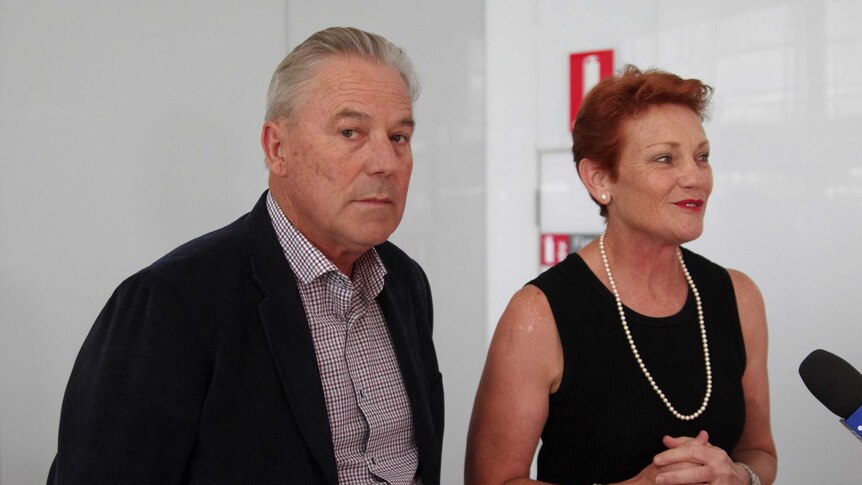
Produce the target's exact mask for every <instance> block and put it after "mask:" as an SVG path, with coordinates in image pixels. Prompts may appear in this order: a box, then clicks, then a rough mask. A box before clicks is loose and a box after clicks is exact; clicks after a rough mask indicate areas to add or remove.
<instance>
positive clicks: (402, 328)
mask: <svg viewBox="0 0 862 485" xmlns="http://www.w3.org/2000/svg"><path fill="white" fill-rule="evenodd" d="M388 270H389V268H387V271H388ZM400 283H401V284H398V283H395V282H392V281H389V276H388V275H387V282H386V284H385V285H384V286H383V291H381V292H380V296H379V297H378V302H379V303H380V308H381V310H382V311H383V316H384V318H385V320H386V326H387V327H388V328H389V335H390V337H391V338H392V345H393V347H394V348H395V355H396V356H397V358H398V364H399V367H400V368H401V379H402V380H403V382H404V388H405V390H406V391H407V396H408V398H409V400H410V408H411V410H412V416H413V431H414V433H413V435H414V437H415V438H414V439H415V440H416V448H417V451H418V453H419V463H420V465H421V464H422V463H434V462H435V461H436V460H434V459H433V449H434V446H433V445H432V443H431V442H430V441H429V439H430V438H429V437H432V436H434V430H433V425H432V422H431V409H430V408H429V405H428V390H427V388H426V385H425V379H424V378H423V376H422V375H421V373H420V370H421V365H420V364H419V363H418V362H417V360H416V359H417V358H418V355H419V348H418V338H419V337H418V335H417V333H416V322H415V318H416V317H415V315H414V313H413V311H412V310H413V309H415V308H416V306H415V304H414V302H413V301H412V297H411V295H410V292H409V291H407V287H406V286H405V284H404V283H403V282H400ZM423 479H424V477H423Z"/></svg>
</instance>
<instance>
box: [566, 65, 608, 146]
mask: <svg viewBox="0 0 862 485" xmlns="http://www.w3.org/2000/svg"><path fill="white" fill-rule="evenodd" d="M613 74H614V51H613V50H612V49H611V50H604V51H592V52H578V53H575V54H571V55H570V56H569V89H570V91H569V102H570V103H571V105H570V106H571V107H570V110H569V129H570V130H571V128H572V125H574V123H575V118H576V117H577V116H578V109H580V107H581V101H583V100H584V96H585V95H586V94H587V92H589V90H590V89H593V86H595V85H596V84H598V82H599V81H601V80H602V79H604V78H606V77H611V76H613Z"/></svg>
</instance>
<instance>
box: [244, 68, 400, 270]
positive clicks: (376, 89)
mask: <svg viewBox="0 0 862 485" xmlns="http://www.w3.org/2000/svg"><path fill="white" fill-rule="evenodd" d="M414 125H415V123H414V121H413V103H412V100H411V99H410V96H409V95H408V93H407V88H406V86H405V85H404V81H403V80H402V78H401V76H400V74H399V73H398V71H397V70H395V69H393V68H391V67H387V66H384V65H382V64H379V63H376V62H373V61H370V60H366V59H361V58H358V57H344V56H339V57H333V58H331V59H328V60H326V61H325V62H324V63H323V64H322V65H321V66H320V67H318V68H317V71H316V72H315V73H314V79H313V82H312V83H311V84H310V87H309V88H308V89H306V91H305V92H304V93H303V96H302V98H301V102H300V103H299V106H298V107H297V108H296V109H295V110H294V113H293V115H292V116H291V119H286V118H283V117H277V118H276V119H274V120H270V121H267V122H266V123H265V124H264V125H263V130H262V133H261V145H262V146H263V150H264V154H265V156H266V163H267V167H268V168H269V188H270V191H271V193H272V195H273V197H274V198H275V201H276V202H277V203H278V205H279V207H280V208H281V210H282V212H283V213H284V215H285V216H286V217H287V218H288V219H289V220H290V221H291V223H293V224H294V226H296V228H297V229H298V230H299V231H300V232H301V233H302V234H303V235H304V236H305V237H306V238H307V239H308V240H309V241H310V242H311V243H312V244H313V245H314V246H315V247H317V248H318V249H319V250H320V251H321V252H322V253H323V254H324V255H325V256H326V257H327V258H328V259H329V260H330V261H332V262H333V263H334V264H335V266H336V267H337V268H338V269H339V271H341V272H342V273H344V274H345V275H347V276H348V277H350V276H352V274H353V264H354V262H355V261H356V259H358V258H359V256H361V255H362V254H363V253H364V252H366V251H367V250H368V249H370V248H371V247H372V246H374V245H377V244H380V243H382V242H384V241H386V240H387V239H388V238H389V236H390V235H391V234H392V232H393V231H394V230H395V228H396V227H397V226H398V224H399V222H400V221H401V216H402V215H403V214H404V206H405V202H406V199H407V187H408V184H409V182H410V174H411V171H412V169H413V154H412V151H411V148H410V140H411V138H412V136H413V129H414Z"/></svg>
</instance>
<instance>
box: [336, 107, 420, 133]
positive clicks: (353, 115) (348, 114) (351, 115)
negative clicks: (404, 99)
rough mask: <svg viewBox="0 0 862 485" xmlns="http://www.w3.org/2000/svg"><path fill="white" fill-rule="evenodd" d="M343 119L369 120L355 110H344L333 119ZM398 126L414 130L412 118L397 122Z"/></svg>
mask: <svg viewBox="0 0 862 485" xmlns="http://www.w3.org/2000/svg"><path fill="white" fill-rule="evenodd" d="M343 118H348V119H355V120H362V121H365V120H367V119H369V118H370V116H369V115H368V113H363V112H362V111H356V110H355V109H350V108H345V109H343V110H341V111H339V112H338V113H336V114H335V119H336V120H340V119H343ZM398 125H399V126H407V127H409V128H410V129H415V128H416V121H415V120H414V119H413V117H412V116H407V117H404V118H401V119H400V120H398Z"/></svg>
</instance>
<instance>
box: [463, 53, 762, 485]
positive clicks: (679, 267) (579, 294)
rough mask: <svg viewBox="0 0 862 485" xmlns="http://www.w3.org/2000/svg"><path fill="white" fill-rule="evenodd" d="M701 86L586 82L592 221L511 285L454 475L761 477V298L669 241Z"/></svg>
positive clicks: (675, 232)
mask: <svg viewBox="0 0 862 485" xmlns="http://www.w3.org/2000/svg"><path fill="white" fill-rule="evenodd" d="M711 93H712V88H710V87H709V86H706V85H704V84H703V83H701V82H700V81H698V80H695V79H688V80H683V79H681V78H679V77H678V76H675V75H673V74H669V73H666V72H661V71H655V70H650V71H646V72H641V71H639V70H638V69H637V68H635V67H633V66H628V67H626V68H625V69H624V70H623V72H621V73H620V74H618V75H617V76H615V77H612V78H609V79H606V80H603V81H602V82H600V83H599V84H598V85H597V86H596V87H595V88H594V89H593V90H592V91H591V92H590V93H589V94H588V96H587V97H586V99H585V100H584V102H583V105H582V107H581V109H580V111H579V113H578V117H577V120H576V122H575V125H574V128H573V130H572V138H573V140H574V145H573V149H572V150H573V152H574V157H575V162H576V166H577V170H578V174H579V175H580V177H581V180H582V181H583V183H584V185H585V186H586V188H587V190H588V191H589V193H590V196H591V197H592V199H593V200H594V201H595V202H596V203H597V204H598V205H599V207H600V213H601V215H602V216H603V217H605V219H606V221H605V222H606V225H607V227H606V230H605V233H604V234H603V235H602V236H601V237H600V238H599V239H597V240H595V241H592V242H591V243H590V244H588V245H587V246H586V247H584V248H583V249H581V250H580V251H578V252H577V254H572V255H570V256H569V257H568V258H567V259H566V260H565V261H563V262H562V263H560V264H558V265H557V266H555V267H554V268H551V269H550V270H548V271H546V272H545V273H543V274H542V275H541V276H539V277H538V278H536V279H535V280H533V281H532V282H530V284H528V285H527V286H525V287H524V288H522V289H521V290H520V291H518V292H517V293H516V294H515V296H514V297H513V298H512V300H511V302H510V303H509V306H508V308H506V311H505V312H504V314H503V316H502V317H501V319H500V323H499V325H498V326H497V330H496V332H495V335H494V338H493V341H492V342H491V347H490V349H489V352H488V358H487V362H486V364H485V371H484V373H483V376H482V381H481V383H480V385H479V391H478V393H477V396H476V402H475V405H474V408H473V417H472V420H471V423H470V432H469V437H468V447H467V461H466V471H465V476H466V482H467V483H468V484H482V485H484V484H502V483H506V484H517V483H537V482H534V481H532V480H529V479H528V477H529V472H530V464H531V462H532V459H533V455H534V452H535V450H536V446H537V444H538V441H539V439H540V438H541V439H542V448H541V450H540V452H539V457H538V479H539V480H541V481H544V482H551V483H571V484H593V483H627V484H641V483H661V484H695V483H708V484H715V485H717V484H740V485H742V484H756V483H762V484H769V483H772V482H773V481H774V479H775V473H776V452H775V444H774V442H773V439H772V432H771V430H770V424H769V391H768V381H767V370H766V348H767V331H766V315H765V312H764V307H763V299H762V297H761V295H760V292H759V290H758V289H757V286H755V284H754V283H753V282H752V281H751V280H750V279H749V278H748V277H747V276H746V275H744V274H743V273H741V272H739V271H735V270H725V269H724V268H721V267H720V266H718V265H715V264H714V263H712V262H710V261H708V260H707V259H705V258H703V257H701V256H698V255H696V254H694V253H692V252H691V251H688V250H686V249H684V248H681V247H680V245H681V244H684V243H687V242H689V241H692V240H694V239H696V238H697V237H699V236H700V234H701V232H702V230H703V217H704V212H705V210H706V206H707V200H708V198H709V194H710V192H711V190H712V172H711V168H710V165H709V142H708V141H707V138H706V135H705V133H704V131H703V127H702V121H703V118H704V116H705V113H706V108H707V105H708V103H709V97H710V95H711Z"/></svg>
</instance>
